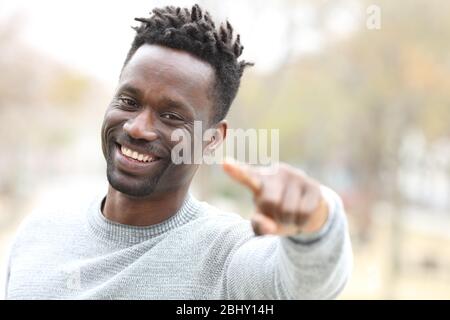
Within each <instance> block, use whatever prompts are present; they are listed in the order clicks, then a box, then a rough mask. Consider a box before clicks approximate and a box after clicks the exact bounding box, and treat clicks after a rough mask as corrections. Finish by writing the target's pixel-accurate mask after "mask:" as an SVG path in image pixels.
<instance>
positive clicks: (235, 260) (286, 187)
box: [6, 5, 352, 299]
mask: <svg viewBox="0 0 450 320" xmlns="http://www.w3.org/2000/svg"><path fill="white" fill-rule="evenodd" d="M136 20H138V21H140V22H141V25H140V26H139V27H137V28H136V29H135V30H136V32H137V34H136V37H135V39H134V41H133V44H132V47H131V49H130V51H129V53H128V56H127V58H126V60H125V63H124V66H123V68H122V72H121V75H120V80H119V85H118V88H117V92H116V93H115V96H114V98H113V99H112V102H111V104H110V105H109V107H108V108H107V110H106V114H105V118H104V122H103V127H102V132H101V134H102V148H103V154H104V156H105V159H106V162H107V177H108V181H109V189H108V192H107V194H106V196H104V195H102V197H100V198H99V199H96V200H95V201H94V202H93V203H91V204H90V205H89V206H88V207H87V208H86V210H84V211H80V210H76V209H75V208H69V207H66V208H63V209H61V210H59V211H58V212H40V213H36V214H32V215H31V216H30V217H29V218H28V219H27V221H26V222H24V223H23V225H22V227H21V229H20V231H19V233H18V236H17V239H16V241H15V243H14V245H13V247H12V250H11V255H10V263H9V268H8V270H9V271H8V278H7V288H6V297H7V298H10V299H24V298H25V299H27V298H30V299H65V298H73V299H329V298H335V297H336V296H337V295H338V293H339V292H340V291H341V290H342V289H343V287H344V285H345V283H346V281H347V280H348V277H349V274H350V269H351V261H352V254H351V246H350V241H349V237H348V231H347V222H346V219H345V215H344V209H343V207H342V203H341V201H340V199H339V197H338V196H337V195H336V194H335V193H334V192H333V191H331V190H330V189H328V188H326V187H323V186H321V185H320V184H319V183H318V182H316V181H315V180H314V179H312V178H310V177H308V176H306V175H305V174H304V173H302V172H301V171H299V170H297V169H295V168H293V167H291V166H289V165H287V164H280V166H279V168H278V170H276V171H273V172H267V169H266V168H261V167H249V166H244V165H242V164H238V163H235V162H226V163H225V164H224V169H225V171H226V172H227V173H228V174H229V175H230V176H231V177H232V178H233V179H235V180H236V181H238V182H240V183H241V184H243V185H244V186H246V187H248V188H249V189H250V191H251V192H253V195H254V202H255V208H256V211H257V213H256V214H255V215H254V216H253V218H252V222H251V223H250V222H249V221H247V220H244V219H242V218H241V217H240V216H238V215H236V214H231V213H226V212H222V211H220V210H219V209H217V208H214V207H212V206H210V205H208V204H207V203H204V202H199V201H198V200H196V199H195V198H194V197H193V196H192V195H191V193H190V192H189V186H190V183H191V180H192V178H193V177H194V174H195V172H196V170H197V168H198V164H186V163H182V164H175V163H174V162H173V161H172V158H171V151H172V150H173V148H174V146H175V145H176V144H177V141H173V139H171V135H172V133H173V132H174V131H175V130H176V129H181V130H183V131H184V132H186V133H188V134H193V128H194V122H195V121H201V123H202V124H203V126H204V127H205V128H213V129H215V132H216V134H215V135H213V136H212V137H211V139H209V140H208V141H205V142H203V144H202V150H203V152H204V153H205V154H207V153H210V152H212V151H214V150H215V149H216V148H217V147H218V145H219V144H220V141H221V140H223V139H224V138H225V136H226V132H227V123H226V121H225V120H224V118H225V116H226V114H227V111H228V109H229V107H230V105H231V103H232V101H233V99H234V97H235V96H236V93H237V91H238V88H239V84H240V78H241V76H242V74H243V71H244V68H245V67H246V66H248V65H249V63H247V62H245V61H238V57H239V56H240V55H241V53H242V50H243V46H242V45H241V44H240V38H239V35H237V36H236V37H234V35H233V28H232V27H231V25H230V24H229V23H228V22H227V23H226V24H225V25H221V26H220V27H219V28H216V27H215V24H214V22H213V21H212V19H211V16H210V15H209V13H207V12H203V11H202V10H201V8H200V7H199V6H198V5H195V6H194V7H192V8H191V9H180V8H174V7H165V8H161V9H154V10H153V14H152V15H151V16H150V17H149V18H139V19H136Z"/></svg>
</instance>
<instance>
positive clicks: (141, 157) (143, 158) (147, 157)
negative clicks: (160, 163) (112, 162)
mask: <svg viewBox="0 0 450 320" xmlns="http://www.w3.org/2000/svg"><path fill="white" fill-rule="evenodd" d="M120 151H121V152H122V154H123V155H124V156H126V157H128V158H131V159H134V160H137V161H140V162H153V161H156V160H158V157H156V156H154V155H151V154H144V153H139V152H137V151H135V150H132V149H129V148H126V147H124V146H120Z"/></svg>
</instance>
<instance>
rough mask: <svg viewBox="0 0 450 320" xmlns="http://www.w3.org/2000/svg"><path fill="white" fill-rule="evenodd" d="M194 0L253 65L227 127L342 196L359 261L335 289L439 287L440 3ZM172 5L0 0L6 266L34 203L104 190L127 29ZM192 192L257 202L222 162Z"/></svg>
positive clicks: (445, 177) (0, 226) (1, 206)
mask: <svg viewBox="0 0 450 320" xmlns="http://www.w3.org/2000/svg"><path fill="white" fill-rule="evenodd" d="M198 3H199V4H200V5H202V6H204V7H205V8H207V9H208V10H209V11H210V12H211V13H212V14H213V16H214V17H215V18H216V20H223V19H225V18H229V20H230V22H231V23H232V25H233V26H234V27H235V29H236V30H238V32H239V33H240V34H241V39H242V43H243V44H244V46H245V50H244V54H243V58H245V59H246V60H250V61H253V62H255V63H256V64H255V66H254V67H253V68H251V69H248V70H247V71H246V73H245V75H244V77H243V80H242V84H241V89H240V92H239V94H238V97H237V99H236V100H235V102H234V104H233V106H232V108H231V112H230V114H229V122H230V125H231V127H232V128H244V129H245V128H265V129H271V128H274V129H279V130H280V159H281V160H282V161H286V162H288V163H291V164H293V165H295V166H298V167H299V168H302V169H303V170H305V171H306V172H308V173H309V174H310V175H312V176H314V177H316V178H317V179H319V180H320V181H322V182H323V183H324V184H326V185H329V186H331V187H332V188H333V189H335V190H336V191H337V192H338V193H339V194H340V195H341V196H342V198H343V200H344V202H345V206H346V209H347V213H348V219H349V224H350V231H351V239H352V243H353V250H354V255H355V261H354V270H353V275H352V278H351V279H350V281H349V283H348V285H347V287H346V288H345V290H344V291H343V293H342V294H341V296H340V297H339V299H409V298H412V299H433V298H437V299H450V41H448V39H450V19H448V17H449V13H450V2H449V1H442V0H441V1H438V0H412V1H400V0H396V1H392V0H390V1H387V0H380V1H365V0H361V1H355V0H333V1H323V0H314V1H306V0H305V1H300V0H299V1H289V0H283V1H249V0H245V1H244V0H241V1H198ZM167 4H174V5H179V6H190V5H192V4H193V2H191V1H175V0H174V1H143V0H139V1H126V2H125V1H114V2H112V1H97V0H96V1H74V0H67V1H56V0H55V1H52V0H41V1H31V0H30V1H24V0H14V1H13V0H1V1H0V266H1V267H2V269H3V268H4V267H5V265H6V261H7V250H8V246H9V244H10V243H11V241H12V239H13V236H14V233H15V232H16V230H17V227H18V225H19V224H20V221H21V220H22V219H23V218H24V217H25V216H26V215H27V214H29V213H30V212H31V211H32V210H33V208H36V207H38V206H42V205H49V204H51V205H55V206H61V205H64V203H67V201H68V200H69V199H68V198H67V197H68V195H69V194H75V195H76V196H77V197H79V198H80V201H82V199H88V198H89V197H90V196H92V194H93V193H94V192H98V191H99V190H106V183H107V182H106V177H105V163H104V160H103V158H102V153H101V149H100V134H99V132H100V126H101V122H102V118H103V113H104V111H105V108H106V106H107V105H108V103H109V101H110V99H111V97H112V94H113V92H114V89H115V85H116V83H117V79H118V75H119V72H120V67H121V66H122V63H123V60H124V58H125V55H126V53H127V51H128V49H129V46H130V44H131V41H132V39H133V34H134V31H133V30H132V29H131V28H130V26H133V25H136V24H137V23H136V22H134V21H133V19H134V17H141V16H146V15H147V13H148V12H149V11H150V10H151V9H152V8H153V7H155V6H161V5H167ZM374 19H375V20H374ZM377 19H378V20H377ZM193 189H194V193H195V194H196V195H197V196H198V197H200V198H201V199H203V200H207V201H209V202H211V203H214V204H216V205H217V206H219V207H221V208H224V209H230V210H234V211H236V212H238V213H240V214H242V215H243V216H249V214H250V213H251V212H252V203H251V196H250V194H248V193H247V192H246V191H245V190H244V189H243V188H241V187H240V186H238V185H236V184H234V183H233V182H231V181H230V179H229V178H228V177H227V176H225V174H224V173H223V172H222V170H221V168H220V167H219V166H217V165H213V166H207V167H204V168H203V169H202V170H201V171H200V172H199V174H198V176H197V177H196V180H195V183H194V187H193ZM73 192H75V193H73ZM0 279H2V280H0V283H1V282H2V281H4V272H2V274H1V277H0Z"/></svg>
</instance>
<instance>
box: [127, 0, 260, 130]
mask: <svg viewBox="0 0 450 320" xmlns="http://www.w3.org/2000/svg"><path fill="white" fill-rule="evenodd" d="M135 20H136V21H139V22H141V24H140V25H139V26H138V27H133V29H134V30H135V31H136V36H135V38H134V40H133V43H132V45H131V48H130V50H129V52H128V54H127V57H126V59H125V63H124V67H125V65H126V64H127V63H128V61H129V60H130V59H131V57H132V56H133V54H134V53H135V52H136V50H137V49H139V47H140V46H142V45H143V44H158V45H162V46H166V47H170V48H173V49H180V50H184V51H187V52H189V53H192V54H193V55H195V56H196V57H198V58H200V59H201V60H203V61H206V62H208V63H209V64H210V65H211V66H212V67H213V68H214V70H215V83H214V88H213V90H214V92H213V94H214V95H213V96H214V99H215V103H216V112H215V114H214V117H213V121H214V122H217V121H220V120H222V119H223V118H225V116H226V114H227V112H228V110H229V108H230V106H231V103H232V102H233V100H234V98H235V96H236V94H237V91H238V89H239V85H240V80H241V77H242V74H243V72H244V69H245V68H246V67H247V66H251V65H253V64H252V63H249V62H246V61H244V60H242V61H238V58H239V56H240V55H241V54H242V51H243V49H244V46H243V45H241V39H240V35H239V34H237V35H236V37H234V34H233V27H232V26H231V24H230V23H229V22H228V21H226V22H225V23H222V24H221V25H220V26H219V27H218V28H216V25H215V23H214V21H213V20H212V18H211V15H210V14H209V12H208V11H203V10H202V9H201V8H200V6H199V5H197V4H196V5H194V6H193V7H192V8H191V9H188V8H180V7H173V6H166V7H164V8H155V9H153V10H152V12H150V17H148V18H135Z"/></svg>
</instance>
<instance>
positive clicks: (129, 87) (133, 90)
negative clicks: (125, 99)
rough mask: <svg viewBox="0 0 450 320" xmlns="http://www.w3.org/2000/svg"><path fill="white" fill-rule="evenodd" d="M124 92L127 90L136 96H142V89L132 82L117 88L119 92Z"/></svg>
mask: <svg viewBox="0 0 450 320" xmlns="http://www.w3.org/2000/svg"><path fill="white" fill-rule="evenodd" d="M122 92H127V93H130V94H132V95H134V96H137V97H140V96H141V90H139V89H138V88H136V87H133V86H132V85H130V84H124V85H123V86H121V87H120V88H119V90H117V93H122Z"/></svg>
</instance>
